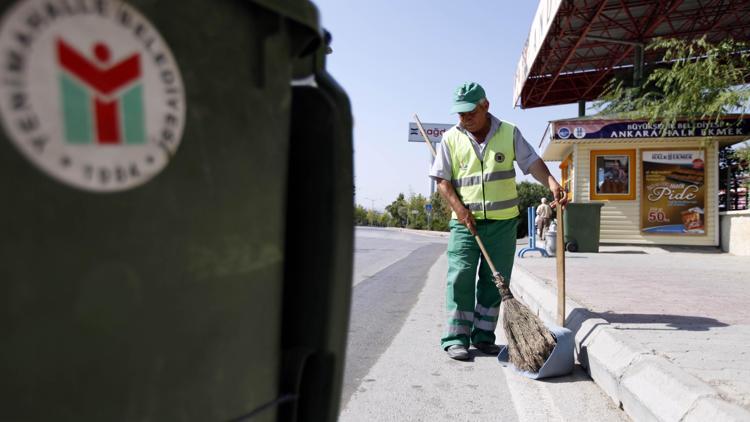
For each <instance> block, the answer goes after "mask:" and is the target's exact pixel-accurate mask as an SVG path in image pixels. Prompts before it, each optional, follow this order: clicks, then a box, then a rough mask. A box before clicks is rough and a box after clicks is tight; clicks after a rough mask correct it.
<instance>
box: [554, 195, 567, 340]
mask: <svg viewBox="0 0 750 422" xmlns="http://www.w3.org/2000/svg"><path fill="white" fill-rule="evenodd" d="M556 243H557V251H556V252H557V253H556V254H555V259H556V261H557V325H559V326H560V327H564V326H565V222H564V221H563V207H562V205H560V204H557V242H556Z"/></svg>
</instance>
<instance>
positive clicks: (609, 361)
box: [512, 243, 750, 421]
mask: <svg viewBox="0 0 750 422" xmlns="http://www.w3.org/2000/svg"><path fill="white" fill-rule="evenodd" d="M523 246H525V244H524V245H521V244H520V243H519V249H520V248H521V247H523ZM538 255H539V254H538V253H527V254H526V257H525V258H517V259H516V265H515V267H514V270H513V278H512V280H513V281H512V287H513V290H514V291H515V292H516V293H517V296H519V297H521V298H522V300H523V301H524V302H526V303H527V304H528V305H529V306H530V307H531V308H532V309H535V310H537V311H538V312H539V313H540V315H541V316H542V317H543V318H544V319H546V320H548V321H553V319H554V315H555V309H556V306H557V299H556V294H557V289H556V274H555V259H554V258H541V257H539V256H538ZM566 276H567V277H566V290H567V297H568V301H567V322H566V326H567V327H568V328H571V329H573V330H574V331H577V335H576V343H577V345H576V349H577V352H578V358H579V360H580V362H581V364H582V365H584V366H586V367H587V368H588V370H589V373H590V374H591V376H592V378H593V379H594V381H596V382H597V384H599V386H600V387H601V388H602V389H603V390H604V391H605V392H606V393H607V394H608V395H609V396H610V397H611V398H612V399H613V400H614V401H615V403H617V404H619V405H620V406H622V407H623V408H624V409H625V411H626V412H627V413H628V414H629V415H630V416H631V417H632V418H633V419H634V420H639V421H640V420H659V421H688V420H695V421H705V420H716V421H719V420H720V421H750V259H749V258H747V257H740V256H733V255H729V254H724V253H720V252H719V251H718V250H717V249H714V248H686V247H653V246H602V247H601V248H600V253H575V254H573V253H567V254H566Z"/></svg>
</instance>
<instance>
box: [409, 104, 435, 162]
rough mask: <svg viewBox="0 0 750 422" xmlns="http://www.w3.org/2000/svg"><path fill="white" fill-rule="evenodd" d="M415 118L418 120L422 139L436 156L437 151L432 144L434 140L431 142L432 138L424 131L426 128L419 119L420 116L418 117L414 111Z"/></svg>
mask: <svg viewBox="0 0 750 422" xmlns="http://www.w3.org/2000/svg"><path fill="white" fill-rule="evenodd" d="M414 120H416V121H417V128H418V129H419V133H421V134H422V139H424V141H425V142H426V143H427V146H428V147H429V148H430V152H432V156H433V157H434V156H436V155H437V152H436V151H435V148H434V147H433V146H432V142H430V138H428V137H427V133H426V132H425V131H424V128H423V127H422V122H420V121H419V117H417V113H414Z"/></svg>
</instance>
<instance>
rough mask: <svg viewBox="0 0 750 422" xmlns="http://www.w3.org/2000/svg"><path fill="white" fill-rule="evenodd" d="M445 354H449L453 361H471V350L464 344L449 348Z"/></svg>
mask: <svg viewBox="0 0 750 422" xmlns="http://www.w3.org/2000/svg"><path fill="white" fill-rule="evenodd" d="M445 353H448V357H450V358H451V359H456V360H469V349H467V348H466V346H464V345H462V344H454V345H453V346H448V348H447V349H445Z"/></svg>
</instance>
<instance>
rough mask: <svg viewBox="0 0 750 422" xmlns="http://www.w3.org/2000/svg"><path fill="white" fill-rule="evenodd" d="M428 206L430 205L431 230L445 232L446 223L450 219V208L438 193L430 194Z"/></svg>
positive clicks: (446, 228) (447, 228)
mask: <svg viewBox="0 0 750 422" xmlns="http://www.w3.org/2000/svg"><path fill="white" fill-rule="evenodd" d="M430 204H432V216H431V220H432V221H431V223H432V224H431V230H435V231H443V232H447V231H448V230H449V227H448V222H449V221H450V219H451V209H450V206H449V205H448V203H447V202H445V199H443V196H442V195H440V193H438V192H435V193H433V194H432V196H431V197H430Z"/></svg>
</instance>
